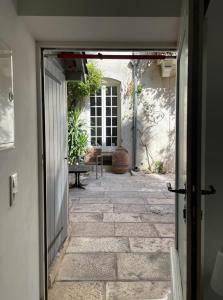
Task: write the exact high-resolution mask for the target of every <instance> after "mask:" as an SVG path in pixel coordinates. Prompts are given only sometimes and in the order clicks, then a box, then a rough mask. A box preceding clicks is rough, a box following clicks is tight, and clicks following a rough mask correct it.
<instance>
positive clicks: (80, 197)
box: [49, 173, 175, 300]
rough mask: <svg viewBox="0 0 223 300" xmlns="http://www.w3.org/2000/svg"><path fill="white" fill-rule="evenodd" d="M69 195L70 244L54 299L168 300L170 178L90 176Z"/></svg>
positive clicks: (51, 298) (171, 212)
mask: <svg viewBox="0 0 223 300" xmlns="http://www.w3.org/2000/svg"><path fill="white" fill-rule="evenodd" d="M84 181H85V183H86V184H87V186H86V190H80V189H71V190H70V200H69V201H70V205H69V206H70V210H69V211H70V222H71V239H70V242H69V245H68V247H67V250H66V254H65V256H64V258H63V260H62V263H61V266H60V269H59V272H58V275H57V277H56V282H55V284H54V285H53V287H52V288H51V289H49V300H151V299H165V295H166V294H167V293H168V291H169V289H170V255H169V251H170V247H171V246H173V245H174V229H175V225H174V219H175V215H174V209H175V206H174V199H173V195H172V194H171V193H169V192H167V190H166V182H168V181H173V176H170V175H137V176H131V175H130V174H129V173H128V174H123V175H115V174H111V173H105V174H104V176H103V177H102V178H100V179H98V180H96V179H95V174H90V175H89V176H88V177H87V178H86V179H85V180H84Z"/></svg>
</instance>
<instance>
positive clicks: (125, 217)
mask: <svg viewBox="0 0 223 300" xmlns="http://www.w3.org/2000/svg"><path fill="white" fill-rule="evenodd" d="M103 222H132V223H135V222H141V218H140V214H134V213H104V217H103Z"/></svg>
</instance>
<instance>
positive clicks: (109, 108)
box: [106, 107, 111, 117]
mask: <svg viewBox="0 0 223 300" xmlns="http://www.w3.org/2000/svg"><path fill="white" fill-rule="evenodd" d="M106 116H109V117H110V116H111V107H106Z"/></svg>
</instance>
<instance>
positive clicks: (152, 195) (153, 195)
mask: <svg viewBox="0 0 223 300" xmlns="http://www.w3.org/2000/svg"><path fill="white" fill-rule="evenodd" d="M145 197H146V198H157V199H158V198H160V199H163V198H166V195H165V194H164V193H163V192H158V191H156V189H154V191H153V192H147V193H146V194H145Z"/></svg>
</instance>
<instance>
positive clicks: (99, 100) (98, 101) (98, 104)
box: [96, 97, 101, 106]
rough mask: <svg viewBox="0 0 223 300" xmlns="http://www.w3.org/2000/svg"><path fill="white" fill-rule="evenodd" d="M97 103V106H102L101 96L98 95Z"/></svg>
mask: <svg viewBox="0 0 223 300" xmlns="http://www.w3.org/2000/svg"><path fill="white" fill-rule="evenodd" d="M96 103H97V106H101V97H97V101H96Z"/></svg>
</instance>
